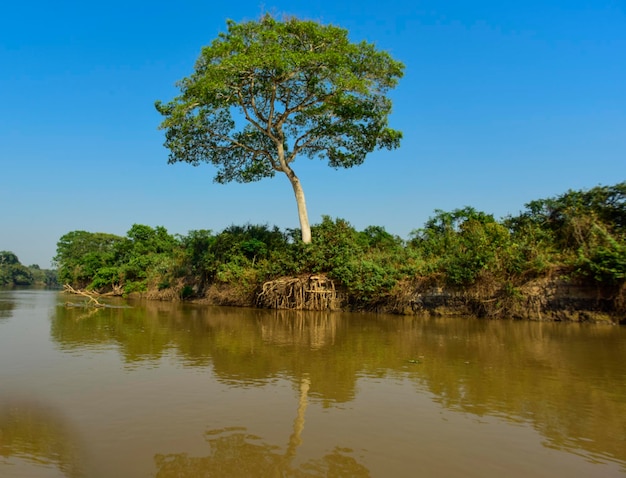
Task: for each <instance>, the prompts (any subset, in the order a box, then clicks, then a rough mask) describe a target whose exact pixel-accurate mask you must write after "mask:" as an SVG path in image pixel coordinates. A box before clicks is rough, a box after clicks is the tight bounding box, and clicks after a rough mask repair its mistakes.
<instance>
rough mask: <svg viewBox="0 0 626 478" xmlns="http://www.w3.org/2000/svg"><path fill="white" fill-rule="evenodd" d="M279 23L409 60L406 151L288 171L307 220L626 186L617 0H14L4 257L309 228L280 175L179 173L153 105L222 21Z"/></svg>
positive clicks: (2, 107) (2, 176)
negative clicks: (76, 237) (316, 29)
mask: <svg viewBox="0 0 626 478" xmlns="http://www.w3.org/2000/svg"><path fill="white" fill-rule="evenodd" d="M267 11H269V12H272V13H275V14H281V15H282V14H289V15H295V16H297V17H300V18H306V19H313V20H318V21H321V22H323V23H332V24H335V25H339V26H342V27H344V28H347V29H348V30H349V31H350V35H351V38H352V39H353V40H354V41H360V40H368V41H370V42H374V43H375V44H376V45H377V46H378V47H379V48H381V49H384V50H387V51H389V52H390V53H391V54H392V55H393V56H394V57H395V58H396V59H398V60H401V61H403V62H404V63H405V64H406V71H405V76H404V78H403V79H402V80H401V82H400V84H399V86H398V88H397V89H396V90H394V91H393V93H392V98H393V100H394V112H393V115H392V117H391V118H390V123H391V126H392V127H395V128H398V129H400V130H402V131H403V132H404V140H403V143H402V146H401V147H400V149H397V150H395V151H391V152H389V151H381V152H376V153H373V154H371V156H369V157H368V158H367V159H366V162H365V164H363V165H362V166H360V167H358V168H353V169H350V170H339V171H337V170H333V169H331V168H329V167H328V166H326V165H325V164H324V163H323V162H322V161H318V160H317V161H311V160H309V159H307V158H300V159H299V160H298V161H296V163H295V164H294V169H295V171H296V173H298V174H299V176H300V178H301V180H302V182H303V185H304V190H305V193H306V195H307V202H308V206H309V216H310V219H311V222H312V223H318V222H319V221H320V220H321V216H322V215H329V216H332V217H341V218H344V219H347V220H348V221H350V222H351V223H352V225H354V226H355V227H356V228H357V229H362V228H364V227H366V226H368V225H381V226H384V227H385V228H386V229H387V231H389V232H391V233H393V234H397V235H400V236H401V237H404V238H406V237H408V235H409V233H410V231H412V230H413V229H416V228H419V227H421V226H423V224H424V222H425V221H426V220H427V219H428V217H429V216H431V215H432V214H433V211H434V209H444V210H452V209H455V208H460V207H463V206H473V207H475V208H477V209H479V210H482V211H485V212H488V213H491V214H494V215H495V216H496V217H497V218H500V217H503V216H505V215H507V214H517V213H518V212H519V211H521V210H522V209H523V207H524V204H525V203H527V202H529V201H531V200H533V199H539V198H545V197H551V196H554V195H558V194H561V193H563V192H565V191H567V190H568V189H586V188H590V187H593V186H597V185H600V184H601V185H612V184H616V183H618V182H621V181H624V180H626V3H625V2H624V1H623V0H621V1H620V0H606V1H605V0H593V1H592V0H589V1H582V0H567V1H565V0H562V1H561V0H559V1H556V0H541V1H538V0H527V1H523V2H507V1H487V0H472V1H459V0H457V1H454V0H452V1H436V0H426V1H419V0H414V1H400V0H387V1H385V2H381V1H372V0H359V1H343V2H338V1H321V0H307V1H300V0H290V1H282V0H280V1H273V2H271V3H270V2H267V3H265V2H261V1H258V0H257V1H248V0H238V1H234V2H214V1H210V0H205V1H195V0H179V1H176V2H173V1H167V2H165V1H161V0H153V1H150V2H144V1H133V0H125V1H123V2H122V1H119V0H109V1H107V2H98V1H92V2H86V1H80V2H79V1H76V2H74V1H64V0H59V1H56V2H50V1H41V0H34V1H22V2H5V4H4V5H3V7H2V12H1V13H0V250H10V251H13V252H14V253H16V254H17V256H18V257H19V259H20V261H21V262H22V263H23V264H26V265H30V264H33V263H36V264H39V265H40V266H41V267H49V266H50V261H51V259H52V257H53V256H54V254H55V250H56V242H57V240H58V239H59V237H61V236H62V235H63V234H65V233H67V232H69V231H73V230H87V231H92V232H109V233H114V234H119V235H124V234H125V233H126V231H128V229H129V228H130V227H131V226H132V224H134V223H139V224H147V225H150V226H157V225H161V226H164V227H166V228H167V229H168V231H169V232H170V233H180V234H186V233H187V232H188V231H189V230H191V229H212V230H214V231H216V232H219V231H221V230H222V229H223V228H224V227H226V226H228V225H230V224H245V223H247V222H251V223H254V224H261V223H268V224H270V225H277V226H279V227H281V228H293V227H298V221H297V212H296V205H295V200H294V198H293V192H292V190H291V187H290V185H289V182H288V181H287V179H286V178H285V177H281V176H277V177H275V178H273V179H266V180H263V181H261V182H258V183H253V184H244V185H240V184H236V183H232V184H228V185H219V184H215V183H213V182H212V178H213V173H214V170H213V168H212V167H211V166H209V165H202V166H199V167H197V168H194V167H192V166H190V165H187V164H182V163H179V164H175V165H168V164H167V150H166V149H165V148H164V147H163V146H162V143H163V133H162V132H161V131H158V130H157V127H158V124H159V123H160V120H161V117H160V115H159V114H158V113H157V112H156V111H155V109H154V106H153V105H154V101H155V100H157V99H160V100H169V99H171V98H172V97H173V96H175V95H176V93H177V90H176V88H175V86H174V83H175V82H176V81H177V80H179V79H181V78H183V77H185V76H188V75H189V74H191V72H192V69H193V65H194V62H195V60H196V58H197V56H198V53H199V51H200V48H201V47H202V46H203V45H206V44H208V43H210V42H211V40H212V39H213V38H215V36H216V35H217V34H218V33H219V32H220V31H223V30H224V29H225V24H226V20H227V19H229V18H230V19H233V20H235V21H240V20H251V19H257V18H258V17H259V16H260V15H261V14H262V13H263V12H267Z"/></svg>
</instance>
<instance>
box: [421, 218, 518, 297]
mask: <svg viewBox="0 0 626 478" xmlns="http://www.w3.org/2000/svg"><path fill="white" fill-rule="evenodd" d="M435 212H436V215H435V216H434V217H432V218H430V219H429V220H428V221H427V222H426V225H425V227H424V228H423V229H419V230H417V231H414V232H413V233H412V236H413V237H412V240H411V246H412V247H414V248H416V249H417V250H418V251H419V252H420V253H421V255H422V256H423V257H424V258H425V259H426V261H427V262H429V268H430V272H432V273H443V274H444V275H445V277H446V280H447V282H449V283H450V284H455V285H471V284H473V283H475V282H476V281H477V280H478V279H479V278H480V277H481V275H482V274H484V273H486V272H489V273H490V274H492V275H494V274H495V275H498V276H501V275H502V274H503V273H505V272H507V270H508V268H509V265H510V264H509V258H510V253H511V248H512V242H511V238H510V234H509V231H508V230H507V228H506V227H504V226H503V225H501V224H499V223H498V222H496V220H495V219H494V218H493V216H492V215H490V214H485V213H484V212H480V211H476V210H475V209H474V208H471V207H465V208H463V209H456V210H454V211H452V212H444V211H440V210H437V211H435Z"/></svg>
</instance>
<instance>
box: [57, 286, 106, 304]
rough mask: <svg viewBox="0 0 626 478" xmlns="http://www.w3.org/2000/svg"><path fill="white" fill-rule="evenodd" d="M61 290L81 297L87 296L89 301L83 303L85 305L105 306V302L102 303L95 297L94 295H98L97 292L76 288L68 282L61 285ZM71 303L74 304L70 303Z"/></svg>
mask: <svg viewBox="0 0 626 478" xmlns="http://www.w3.org/2000/svg"><path fill="white" fill-rule="evenodd" d="M63 291H64V292H67V293H69V294H76V295H82V296H83V297H87V298H88V299H89V301H88V302H87V303H86V304H85V306H86V307H106V305H105V304H102V303H101V302H99V301H98V299H96V296H97V295H99V294H97V293H94V292H87V291H84V290H76V289H74V288H73V287H72V286H71V285H69V284H65V285H64V286H63ZM68 304H69V303H68ZM66 305H67V304H66ZM72 305H75V304H72Z"/></svg>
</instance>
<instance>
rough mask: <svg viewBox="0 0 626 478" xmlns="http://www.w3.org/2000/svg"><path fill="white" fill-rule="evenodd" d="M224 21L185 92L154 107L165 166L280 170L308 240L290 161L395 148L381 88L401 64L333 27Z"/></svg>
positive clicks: (346, 160) (344, 160) (220, 177)
mask: <svg viewBox="0 0 626 478" xmlns="http://www.w3.org/2000/svg"><path fill="white" fill-rule="evenodd" d="M227 25H228V30H227V32H226V33H221V34H220V35H219V36H218V37H217V38H216V39H215V40H214V41H213V42H212V43H211V45H209V46H207V47H204V48H203V49H202V52H201V54H200V57H199V59H198V61H197V62H196V65H195V71H194V72H193V74H192V75H191V76H190V77H188V78H184V79H183V80H181V81H180V82H179V83H178V87H179V88H180V91H181V94H180V95H179V96H177V97H176V98H174V100H172V101H171V102H169V103H166V104H164V103H162V102H160V101H157V102H156V104H155V106H156V108H157V110H158V111H159V112H160V113H161V114H162V115H163V116H164V117H165V119H164V120H163V122H162V123H161V126H160V127H161V129H164V130H165V137H166V140H165V146H166V147H167V148H168V149H169V150H170V153H169V159H168V163H170V164H173V163H176V162H187V163H190V164H192V165H194V166H197V165H199V164H200V163H201V162H207V163H211V164H213V165H214V166H216V167H217V174H216V176H215V181H216V182H218V183H227V182H230V181H237V182H241V183H246V182H252V181H258V180H260V179H262V178H266V177H273V176H274V175H275V173H276V172H281V173H284V174H285V175H286V176H287V178H288V179H289V181H290V183H291V186H292V187H293V191H294V194H295V197H296V202H297V205H298V216H299V220H300V227H301V231H302V240H303V241H304V242H305V243H308V242H311V232H310V225H309V220H308V215H307V209H306V202H305V198H304V191H303V189H302V185H301V183H300V180H299V178H298V177H297V176H296V174H295V172H294V170H293V169H292V166H291V165H292V163H293V161H294V160H295V159H296V157H297V156H298V155H304V156H307V157H309V158H316V157H318V158H327V159H328V163H329V165H330V166H331V167H333V168H340V167H342V168H350V167H352V166H356V165H359V164H361V163H363V161H364V160H365V156H366V155H367V154H368V153H370V152H372V151H374V150H375V149H379V148H387V149H393V148H396V147H398V146H399V144H400V139H401V138H402V133H401V132H400V131H397V130H393V129H391V128H389V127H388V122H387V118H388V115H389V114H390V113H391V100H390V99H389V98H387V96H386V93H387V92H388V91H389V90H390V89H391V88H393V87H394V86H395V85H396V84H397V81H398V79H399V78H400V77H401V76H402V73H403V69H404V65H403V64H402V63H400V62H398V61H395V60H394V59H393V58H392V57H391V56H390V55H389V54H388V53H386V52H383V51H378V50H377V49H376V48H375V46H374V45H372V44H370V43H367V42H361V43H356V44H355V43H351V42H350V41H349V39H348V32H347V30H344V29H342V28H339V27H335V26H332V25H321V24H319V23H316V22H313V21H303V20H299V19H296V18H290V19H287V20H285V21H279V20H276V19H275V18H273V17H272V16H270V15H265V16H264V17H262V18H261V19H260V20H259V21H249V22H245V23H235V22H233V21H228V23H227Z"/></svg>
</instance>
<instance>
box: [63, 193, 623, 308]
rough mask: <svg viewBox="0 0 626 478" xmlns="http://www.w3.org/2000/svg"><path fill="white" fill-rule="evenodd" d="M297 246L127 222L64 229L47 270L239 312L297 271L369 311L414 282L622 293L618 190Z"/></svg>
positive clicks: (253, 230) (325, 233)
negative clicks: (555, 282)
mask: <svg viewBox="0 0 626 478" xmlns="http://www.w3.org/2000/svg"><path fill="white" fill-rule="evenodd" d="M300 237H301V231H300V230H298V229H286V230H281V229H279V228H278V227H270V226H268V225H254V224H245V225H232V226H229V227H227V228H225V229H224V230H222V231H221V232H218V233H214V232H213V231H211V230H209V229H203V230H193V231H189V232H188V234H187V235H178V234H174V235H172V234H169V233H168V232H167V230H166V229H165V228H164V227H161V226H157V227H154V228H153V227H150V226H146V225H139V224H135V225H133V226H132V227H131V228H130V230H129V231H128V232H127V234H126V235H125V236H123V237H122V236H117V235H112V234H107V233H92V232H86V231H73V232H69V233H67V234H65V235H64V236H62V237H61V238H60V240H59V242H58V244H57V254H56V256H55V258H54V261H55V263H56V264H57V266H58V276H59V280H60V282H62V283H69V284H71V285H73V286H74V287H81V288H87V289H92V290H97V291H101V292H106V291H114V292H118V293H119V294H121V295H124V294H130V293H132V292H146V291H153V292H158V291H168V292H169V293H170V295H169V297H170V298H176V299H190V298H197V297H202V296H203V295H204V294H205V292H206V290H207V289H208V288H209V287H211V286H219V287H222V288H224V290H227V291H228V293H229V294H230V295H231V299H232V300H231V302H232V303H238V304H242V305H244V304H245V305H252V304H253V303H254V296H255V294H257V293H258V291H259V288H260V287H261V286H262V284H263V283H264V282H266V281H269V280H273V279H277V278H280V277H285V276H291V277H293V276H299V275H305V274H325V275H326V276H327V277H329V278H330V279H332V280H333V281H335V282H336V283H337V284H338V286H340V287H341V288H342V290H344V291H345V293H346V295H347V297H348V301H349V304H350V306H351V307H352V308H354V309H375V308H377V307H378V306H379V305H381V304H384V303H386V302H389V301H392V300H394V297H396V296H397V295H398V294H400V293H401V291H403V290H406V288H407V287H412V286H414V285H415V284H416V283H418V282H422V283H423V282H424V281H429V282H430V283H432V284H436V285H439V286H445V287H458V288H470V287H477V286H481V285H485V284H489V285H491V286H494V285H495V287H496V288H497V289H498V290H500V291H505V292H506V293H507V294H510V295H512V296H514V295H515V293H516V290H517V289H518V288H519V287H520V286H521V285H523V284H525V283H527V282H528V281H530V280H533V279H536V278H540V277H548V276H559V277H565V278H567V279H570V280H573V281H578V282H581V283H586V284H590V285H596V286H598V287H603V288H606V289H607V290H608V289H611V290H616V291H620V290H622V291H623V289H624V287H625V285H624V284H625V283H626V182H622V183H619V184H616V185H614V186H598V187H594V188H592V189H589V190H579V191H574V190H570V191H567V192H566V193H564V194H561V195H559V196H556V197H552V198H547V199H539V200H535V201H532V202H530V203H528V204H527V205H525V209H524V210H523V211H522V212H521V213H519V214H518V215H516V216H508V217H505V218H503V219H500V220H497V219H495V218H494V216H493V215H491V214H488V213H485V212H481V211H478V210H476V209H474V208H472V207H464V208H460V209H455V210H453V211H442V210H435V212H434V215H433V216H432V217H430V218H429V219H428V221H426V223H425V224H424V225H423V227H421V228H419V229H416V230H414V231H413V232H412V233H411V234H410V237H409V238H408V239H402V238H400V237H398V236H395V235H392V234H390V233H388V232H387V231H386V230H385V229H384V228H383V227H381V226H368V227H366V228H365V229H363V230H361V231H359V230H356V229H355V228H354V227H353V226H352V225H351V224H350V223H349V222H348V221H346V220H344V219H338V218H337V219H333V218H331V217H328V216H325V217H323V219H322V221H321V223H319V224H316V225H313V226H312V241H311V243H304V242H303V241H302V240H301V239H300ZM492 289H493V287H492Z"/></svg>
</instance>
